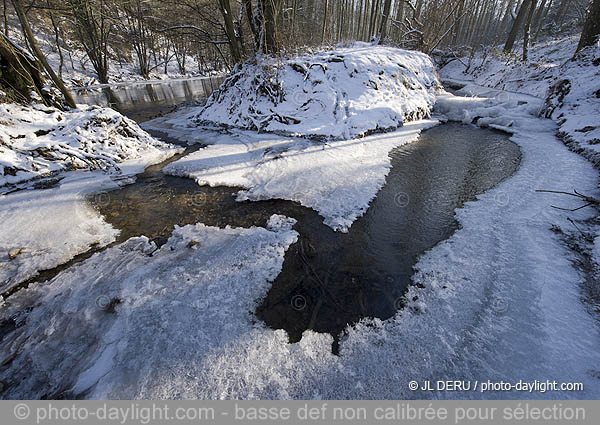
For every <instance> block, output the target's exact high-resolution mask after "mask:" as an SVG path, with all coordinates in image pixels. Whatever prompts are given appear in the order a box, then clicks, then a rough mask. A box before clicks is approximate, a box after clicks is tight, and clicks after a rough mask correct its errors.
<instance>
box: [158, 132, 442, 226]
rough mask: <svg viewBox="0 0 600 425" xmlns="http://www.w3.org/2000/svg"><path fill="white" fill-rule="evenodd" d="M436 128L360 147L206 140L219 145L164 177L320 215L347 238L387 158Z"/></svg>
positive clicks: (261, 137) (244, 136)
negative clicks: (285, 203) (292, 203)
mask: <svg viewBox="0 0 600 425" xmlns="http://www.w3.org/2000/svg"><path fill="white" fill-rule="evenodd" d="M436 124H437V121H435V120H420V121H415V122H410V123H407V124H405V125H404V126H403V127H401V128H400V129H399V130H397V131H394V132H390V133H383V134H376V135H371V136H367V137H363V138H360V139H351V140H337V141H330V142H328V143H320V142H314V141H310V140H306V139H300V138H290V137H282V136H273V135H265V134H256V133H252V132H249V131H233V132H231V133H229V134H226V135H221V134H216V133H212V134H207V133H204V134H203V135H202V138H203V139H204V140H210V141H211V142H213V143H214V144H212V145H209V146H207V147H206V148H204V149H200V150H198V151H196V152H194V153H192V154H190V155H187V156H186V157H184V158H182V159H180V160H178V161H175V162H173V163H171V164H169V165H168V166H167V167H165V169H164V170H163V171H164V172H166V173H168V174H173V175H177V176H184V177H190V178H193V179H195V180H196V182H197V183H198V184H199V185H209V186H233V187H241V188H244V189H245V190H241V191H240V192H239V193H238V198H237V199H238V200H239V201H244V200H261V199H288V200H292V201H296V202H299V203H300V204H302V205H303V206H305V207H309V208H312V209H314V210H315V211H317V212H318V213H319V214H320V215H321V216H323V217H324V223H325V224H327V225H328V226H330V227H332V228H333V229H335V230H339V231H342V232H347V231H348V230H349V228H350V226H351V225H352V223H353V222H354V221H355V220H356V219H357V218H358V217H360V216H361V215H363V214H364V212H365V211H366V210H367V208H368V207H369V203H370V201H371V200H372V199H373V198H374V197H375V195H376V194H377V192H378V191H379V189H381V187H383V185H384V184H385V177H386V175H387V174H388V173H389V170H390V168H391V164H390V158H389V156H388V153H389V152H390V151H391V150H392V149H394V148H396V147H398V146H401V145H403V144H405V143H410V142H414V141H415V140H417V139H418V137H419V134H420V132H421V131H422V130H423V129H426V128H428V127H431V126H433V125H436Z"/></svg>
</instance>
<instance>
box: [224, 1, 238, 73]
mask: <svg viewBox="0 0 600 425" xmlns="http://www.w3.org/2000/svg"><path fill="white" fill-rule="evenodd" d="M219 9H220V10H221V14H222V15H223V21H224V22H225V33H226V34H227V38H228V39H229V50H230V51H231V57H232V58H233V61H234V62H235V63H240V62H241V61H242V53H241V43H240V40H239V37H238V35H237V34H236V31H235V26H234V23H233V16H232V15H231V5H230V4H229V0H219Z"/></svg>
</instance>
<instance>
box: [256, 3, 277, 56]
mask: <svg viewBox="0 0 600 425" xmlns="http://www.w3.org/2000/svg"><path fill="white" fill-rule="evenodd" d="M281 1H282V0H262V2H261V4H262V16H263V37H264V43H263V44H264V45H263V51H264V53H278V52H279V49H280V45H279V36H278V34H277V19H278V17H279V12H280V11H281Z"/></svg>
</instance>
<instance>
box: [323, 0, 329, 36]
mask: <svg viewBox="0 0 600 425" xmlns="http://www.w3.org/2000/svg"><path fill="white" fill-rule="evenodd" d="M328 9H329V2H328V1H327V0H325V15H324V17H323V28H322V30H321V44H323V43H325V30H326V28H327V17H328V15H327V11H328Z"/></svg>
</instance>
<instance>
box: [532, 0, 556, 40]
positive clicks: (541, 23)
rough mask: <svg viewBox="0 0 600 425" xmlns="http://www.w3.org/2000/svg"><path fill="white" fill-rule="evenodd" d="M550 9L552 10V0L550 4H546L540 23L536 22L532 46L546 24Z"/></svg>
mask: <svg viewBox="0 0 600 425" xmlns="http://www.w3.org/2000/svg"><path fill="white" fill-rule="evenodd" d="M551 8H552V0H550V2H549V3H548V7H547V8H546V10H545V11H544V13H543V15H542V17H541V19H540V22H538V25H537V30H535V37H533V43H534V44H535V42H536V41H537V39H538V36H539V35H540V32H541V31H542V28H543V27H544V23H545V22H546V18H547V17H548V12H550V9H551Z"/></svg>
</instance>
